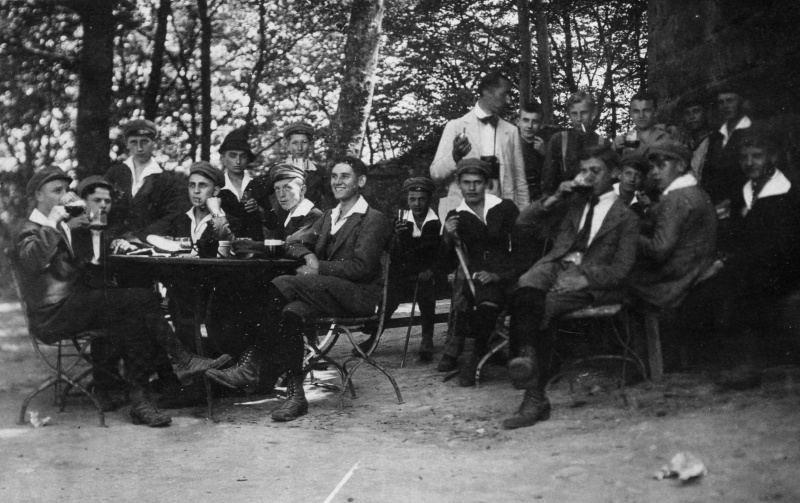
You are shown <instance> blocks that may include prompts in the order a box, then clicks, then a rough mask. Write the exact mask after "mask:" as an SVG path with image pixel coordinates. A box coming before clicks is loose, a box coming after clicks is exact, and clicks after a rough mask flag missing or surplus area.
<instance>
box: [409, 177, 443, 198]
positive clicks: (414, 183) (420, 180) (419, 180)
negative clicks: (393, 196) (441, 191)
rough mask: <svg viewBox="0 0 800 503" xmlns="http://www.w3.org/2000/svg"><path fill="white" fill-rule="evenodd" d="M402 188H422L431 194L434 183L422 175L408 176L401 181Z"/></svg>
mask: <svg viewBox="0 0 800 503" xmlns="http://www.w3.org/2000/svg"><path fill="white" fill-rule="evenodd" d="M403 190H424V191H425V192H427V193H428V194H433V192H434V191H435V190H436V184H435V183H434V182H433V180H431V179H430V178H426V177H424V176H419V177H414V178H409V179H408V180H406V181H405V182H403Z"/></svg>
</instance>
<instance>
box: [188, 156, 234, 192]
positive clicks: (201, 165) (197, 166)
mask: <svg viewBox="0 0 800 503" xmlns="http://www.w3.org/2000/svg"><path fill="white" fill-rule="evenodd" d="M195 173H196V174H198V175H203V176H204V177H206V178H208V179H209V180H211V181H212V182H214V185H216V186H217V187H222V186H223V185H225V175H223V174H222V171H221V170H219V169H217V168H215V167H214V166H212V165H211V163H210V162H206V161H197V162H195V163H192V165H191V166H189V176H192V175H194V174H195Z"/></svg>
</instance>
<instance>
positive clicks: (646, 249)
mask: <svg viewBox="0 0 800 503" xmlns="http://www.w3.org/2000/svg"><path fill="white" fill-rule="evenodd" d="M646 158H647V162H648V163H649V164H650V174H649V177H650V178H651V179H652V180H653V181H654V182H655V185H656V187H657V188H658V190H659V191H661V196H660V198H659V201H658V202H657V203H656V204H654V205H653V206H652V207H651V209H650V211H649V214H648V218H647V220H646V221H645V222H646V223H647V224H648V225H647V226H646V227H645V228H644V232H643V233H642V235H641V236H640V237H639V243H638V249H639V256H638V259H637V263H636V266H635V268H634V270H633V272H632V273H631V280H630V284H631V290H632V291H633V293H634V294H635V295H636V296H637V297H639V298H640V299H642V300H644V301H645V302H647V303H649V304H651V305H654V306H657V307H659V308H663V309H670V308H675V307H677V306H678V305H679V304H680V303H681V301H683V299H684V298H685V297H686V295H687V293H688V291H689V288H690V287H691V286H692V285H694V283H695V282H696V280H697V279H698V278H699V277H700V275H701V274H703V273H704V272H705V271H706V270H707V269H708V268H709V266H711V264H712V263H713V262H714V255H715V252H716V239H717V218H716V213H715V210H714V206H713V204H712V203H711V199H710V198H709V196H708V194H706V192H705V191H703V190H702V189H701V188H700V187H699V186H698V185H697V179H696V178H695V177H694V175H693V174H692V171H691V161H692V153H691V151H690V150H689V147H687V146H686V145H684V144H682V143H680V142H678V141H676V140H672V139H665V140H661V141H658V142H656V143H654V144H652V145H650V147H649V148H648V149H647V153H646Z"/></svg>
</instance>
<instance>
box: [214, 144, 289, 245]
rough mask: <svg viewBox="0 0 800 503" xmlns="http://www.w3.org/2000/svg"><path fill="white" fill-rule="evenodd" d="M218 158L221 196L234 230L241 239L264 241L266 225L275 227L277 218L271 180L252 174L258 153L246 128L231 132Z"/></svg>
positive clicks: (269, 227)
mask: <svg viewBox="0 0 800 503" xmlns="http://www.w3.org/2000/svg"><path fill="white" fill-rule="evenodd" d="M219 157H220V162H221V163H222V168H223V172H224V183H223V186H222V188H221V189H220V191H219V196H218V197H219V198H220V201H221V204H222V210H223V211H224V212H225V214H226V215H227V217H228V223H229V224H230V226H231V230H232V231H233V233H234V234H236V236H238V237H240V238H250V239H253V240H255V241H263V240H264V237H265V234H264V227H267V228H268V229H272V228H274V227H275V226H276V225H277V223H278V217H277V215H276V214H275V211H274V210H273V208H272V205H271V204H270V200H269V193H270V190H269V180H268V179H266V178H265V177H263V176H257V177H253V176H252V175H251V174H250V165H251V163H252V162H253V160H254V159H255V154H254V153H253V151H252V150H250V143H249V142H248V139H247V131H246V130H245V129H236V130H234V131H231V132H230V133H228V135H227V136H226V137H225V139H224V140H223V142H222V145H220V147H219Z"/></svg>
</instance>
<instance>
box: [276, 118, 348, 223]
mask: <svg viewBox="0 0 800 503" xmlns="http://www.w3.org/2000/svg"><path fill="white" fill-rule="evenodd" d="M283 137H284V139H285V140H286V148H287V150H288V151H289V155H288V156H287V157H286V160H284V163H285V164H292V165H294V166H297V167H298V168H300V169H302V170H303V171H304V172H305V174H306V180H305V184H306V199H309V200H310V201H311V202H312V203H314V204H315V205H316V206H317V207H318V208H321V209H323V210H324V209H326V208H329V207H333V206H335V205H336V202H335V201H334V200H333V196H332V194H331V192H330V185H329V184H328V177H327V175H326V174H325V169H324V168H323V167H322V166H317V165H316V164H315V163H314V161H312V160H311V159H309V157H310V155H311V152H312V150H313V148H314V128H313V127H311V125H310V124H308V123H306V122H302V121H299V122H293V123H291V124H289V125H288V126H286V129H285V130H284V131H283Z"/></svg>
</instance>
